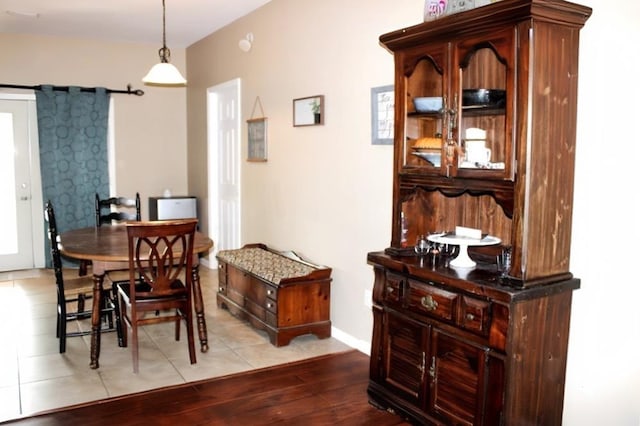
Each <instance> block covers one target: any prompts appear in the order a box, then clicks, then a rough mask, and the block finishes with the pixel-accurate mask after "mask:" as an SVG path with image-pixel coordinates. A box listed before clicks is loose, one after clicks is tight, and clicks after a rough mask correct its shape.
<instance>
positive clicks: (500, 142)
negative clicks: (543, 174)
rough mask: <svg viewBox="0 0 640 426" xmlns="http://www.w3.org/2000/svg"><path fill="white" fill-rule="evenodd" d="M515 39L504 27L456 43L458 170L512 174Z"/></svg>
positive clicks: (494, 175)
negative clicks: (501, 31) (494, 33)
mask: <svg viewBox="0 0 640 426" xmlns="http://www.w3.org/2000/svg"><path fill="white" fill-rule="evenodd" d="M513 41H514V36H513V32H512V31H504V32H503V33H501V34H498V35H497V36H496V35H494V36H493V37H492V38H490V39H483V38H477V39H470V40H464V41H461V42H459V43H456V44H454V61H455V63H456V67H455V68H456V69H457V71H458V72H457V75H456V81H455V83H454V87H455V89H454V91H455V93H456V96H457V97H458V99H459V101H458V103H457V108H456V110H457V111H456V112H457V119H456V140H457V147H458V148H457V153H458V156H457V164H456V166H457V172H456V175H457V176H460V177H476V178H497V179H513V172H514V171H513V163H514V161H513V158H514V143H513V140H514V136H513V104H514V102H513V100H514V99H515V98H514V96H515V93H514V92H515V84H514V81H515V80H514V73H513V57H514V49H515V46H514V42H513Z"/></svg>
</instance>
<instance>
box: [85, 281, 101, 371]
mask: <svg viewBox="0 0 640 426" xmlns="http://www.w3.org/2000/svg"><path fill="white" fill-rule="evenodd" d="M103 281H104V274H100V275H97V274H94V275H93V309H92V311H91V363H90V364H89V367H91V368H93V369H95V368H98V367H99V366H100V364H99V363H98V358H99V357H100V320H101V318H100V313H101V308H102V284H103Z"/></svg>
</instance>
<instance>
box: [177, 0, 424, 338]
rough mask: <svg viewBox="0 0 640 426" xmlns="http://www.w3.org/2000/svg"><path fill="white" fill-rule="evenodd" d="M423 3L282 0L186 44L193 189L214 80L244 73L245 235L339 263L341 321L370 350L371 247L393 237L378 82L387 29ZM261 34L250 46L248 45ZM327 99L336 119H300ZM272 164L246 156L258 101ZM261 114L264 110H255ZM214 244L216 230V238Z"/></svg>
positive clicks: (383, 78)
mask: <svg viewBox="0 0 640 426" xmlns="http://www.w3.org/2000/svg"><path fill="white" fill-rule="evenodd" d="M422 7H423V3H422V1H421V0H401V1H394V2H388V1H381V0H378V1H349V2H344V1H341V0H326V1H322V2H311V1H299V0H275V1H272V2H271V3H269V4H267V5H266V6H264V7H262V8H261V9H259V10H258V11H256V12H255V13H253V14H251V15H249V16H247V17H245V18H242V19H240V20H238V21H236V22H235V23H233V24H232V25H230V26H228V27H226V28H224V29H222V30H220V31H218V32H216V33H215V34H213V35H212V36H210V37H208V38H205V39H204V40H201V41H200V42H198V43H196V44H194V45H192V46H190V47H189V48H188V49H187V69H188V79H189V87H188V132H189V164H190V167H189V168H190V171H189V173H190V175H189V187H190V189H191V190H192V192H194V193H196V194H197V195H198V196H200V197H201V199H202V200H206V194H207V184H206V180H207V176H206V173H205V170H206V152H207V151H206V120H205V112H206V97H205V91H206V89H207V88H208V87H211V86H214V85H216V84H219V83H223V82H225V81H228V80H230V79H233V78H236V77H240V78H241V79H242V129H243V135H242V137H243V147H242V159H243V160H242V242H243V243H251V242H263V243H266V244H268V245H270V246H273V247H274V248H276V249H281V250H285V249H292V250H294V251H296V252H297V253H299V254H301V255H303V256H305V257H307V258H308V259H310V260H311V261H314V262H317V263H322V264H326V265H328V266H331V267H332V268H333V280H334V281H333V286H332V295H331V308H332V312H331V319H332V321H333V325H334V326H335V327H337V328H338V329H340V330H342V331H343V332H344V333H347V334H348V335H350V336H352V337H354V338H356V339H357V340H358V341H360V342H361V343H363V347H368V345H369V343H368V342H369V339H370V335H371V326H372V323H371V312H370V308H368V307H366V306H365V305H364V297H365V290H369V289H370V288H371V284H372V272H371V268H370V267H369V266H367V263H366V255H367V252H368V251H371V250H376V249H383V248H384V247H386V246H387V245H388V244H389V241H390V223H391V201H390V200H391V183H392V182H391V179H392V178H391V171H392V164H391V155H392V147H391V146H373V145H371V135H370V127H371V124H370V89H371V88H372V87H375V86H382V85H388V84H393V60H392V55H391V54H390V53H389V52H387V51H386V50H385V49H383V48H381V47H380V45H379V44H378V36H379V35H380V34H381V33H382V32H385V31H391V30H393V29H396V28H398V27H399V26H402V25H407V24H409V23H411V24H414V23H418V22H419V21H420V18H421V13H422ZM248 32H252V33H253V34H254V38H255V40H254V43H253V48H252V49H251V51H250V52H248V53H244V52H242V51H241V50H240V49H239V48H238V41H239V40H240V39H241V38H243V37H244V36H245V34H246V33H248ZM320 94H321V95H324V96H325V124H324V125H323V126H314V127H293V126H292V100H293V99H295V98H301V97H306V96H313V95H320ZM258 96H259V97H260V100H261V103H262V106H263V107H264V114H265V116H266V117H267V118H268V128H269V131H268V161H267V162H266V163H248V162H246V161H244V159H245V158H246V154H247V148H246V123H245V120H246V119H248V118H250V116H251V113H252V109H253V105H254V102H255V99H256V97H258ZM256 113H257V114H258V115H259V110H258V111H256ZM214 239H215V236H214Z"/></svg>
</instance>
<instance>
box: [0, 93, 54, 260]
mask: <svg viewBox="0 0 640 426" xmlns="http://www.w3.org/2000/svg"><path fill="white" fill-rule="evenodd" d="M36 129H37V127H36V124H35V101H33V100H26V99H20V97H18V98H17V99H0V203H1V204H0V205H1V206H2V208H0V235H2V238H0V271H10V270H18V269H28V268H33V267H36V266H42V252H43V249H42V245H43V240H42V238H43V234H44V232H43V231H41V230H40V228H41V227H42V226H43V219H42V212H43V211H44V208H43V207H42V206H41V203H42V196H41V194H40V192H39V191H40V188H41V185H40V182H39V179H40V163H39V161H38V158H37V155H38V150H37V148H38V147H37V136H36ZM30 136H32V137H33V139H34V141H33V143H31V142H32V141H30V139H29V138H30ZM34 176H35V184H34V185H32V181H33V180H34ZM36 205H37V206H36ZM38 211H39V213H36V212H38Z"/></svg>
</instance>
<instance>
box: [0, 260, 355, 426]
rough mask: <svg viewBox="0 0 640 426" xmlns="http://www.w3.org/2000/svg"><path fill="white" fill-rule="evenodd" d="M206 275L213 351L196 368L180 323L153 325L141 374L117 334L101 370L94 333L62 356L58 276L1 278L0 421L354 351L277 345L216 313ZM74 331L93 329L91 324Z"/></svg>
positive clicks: (297, 342)
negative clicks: (178, 333)
mask: <svg viewBox="0 0 640 426" xmlns="http://www.w3.org/2000/svg"><path fill="white" fill-rule="evenodd" d="M69 272H70V273H73V272H75V271H69ZM200 272H201V278H202V288H203V297H204V301H205V314H206V320H207V332H208V335H209V347H210V349H209V351H208V352H207V353H204V354H203V353H201V352H200V351H199V345H197V346H196V347H197V358H198V362H197V363H196V364H195V365H191V364H189V354H188V350H187V346H186V339H185V337H184V333H183V337H182V339H181V340H180V341H179V342H176V341H175V340H174V338H173V324H171V323H165V324H157V325H150V326H146V327H144V328H143V332H142V333H140V337H139V338H140V373H139V374H138V375H135V374H133V372H132V361H131V353H130V349H129V348H120V347H118V345H117V342H116V335H115V333H106V334H103V335H102V344H101V353H100V368H99V369H97V370H92V369H90V368H89V343H90V336H83V337H72V338H68V339H67V351H66V353H64V354H60V353H59V352H58V340H57V338H56V336H55V323H56V318H55V313H56V305H55V286H54V281H53V280H54V278H53V273H52V271H50V270H29V271H15V272H2V273H0V365H1V366H2V368H1V369H0V401H2V403H1V404H0V422H1V421H4V420H8V419H13V418H17V417H21V416H26V415H30V414H33V413H37V412H40V411H45V410H50V409H53V408H58V407H64V406H68V405H73V404H78V403H83V402H87V401H94V400H99V399H104V398H109V397H114V396H118V395H123V394H128V393H133V392H140V391H144V390H148V389H154V388H159V387H162V386H168V385H175V384H180V383H185V382H190V381H195V380H200V379H206V378H211V377H218V376H223V375H227V374H231V373H237V372H241V371H246V370H251V369H255V368H261V367H267V366H271V365H276V364H282V363H286V362H291V361H297V360H301V359H305V358H310V357H314V356H318V355H323V354H327V353H334V352H342V351H345V350H349V349H351V348H350V347H348V346H347V345H345V344H344V343H342V342H340V341H338V340H336V339H335V338H329V339H322V340H320V339H317V338H316V337H315V336H311V335H308V336H300V337H298V338H296V339H293V340H292V341H291V343H290V344H289V345H288V346H283V347H280V348H276V347H274V346H272V345H271V344H270V343H269V339H268V337H267V334H266V333H265V332H262V331H257V330H255V329H253V328H251V327H250V326H249V325H248V324H247V323H246V322H243V321H240V320H238V319H236V318H234V317H233V316H232V315H230V314H229V312H228V311H226V310H224V309H217V306H216V301H215V294H216V290H217V275H216V271H212V270H209V269H207V268H205V267H201V270H200ZM70 326H72V324H70ZM75 326H78V327H82V328H83V329H84V328H88V327H90V322H89V320H83V321H79V322H76V324H75ZM196 338H197V336H196ZM152 371H153V374H152V373H151V372H152Z"/></svg>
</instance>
